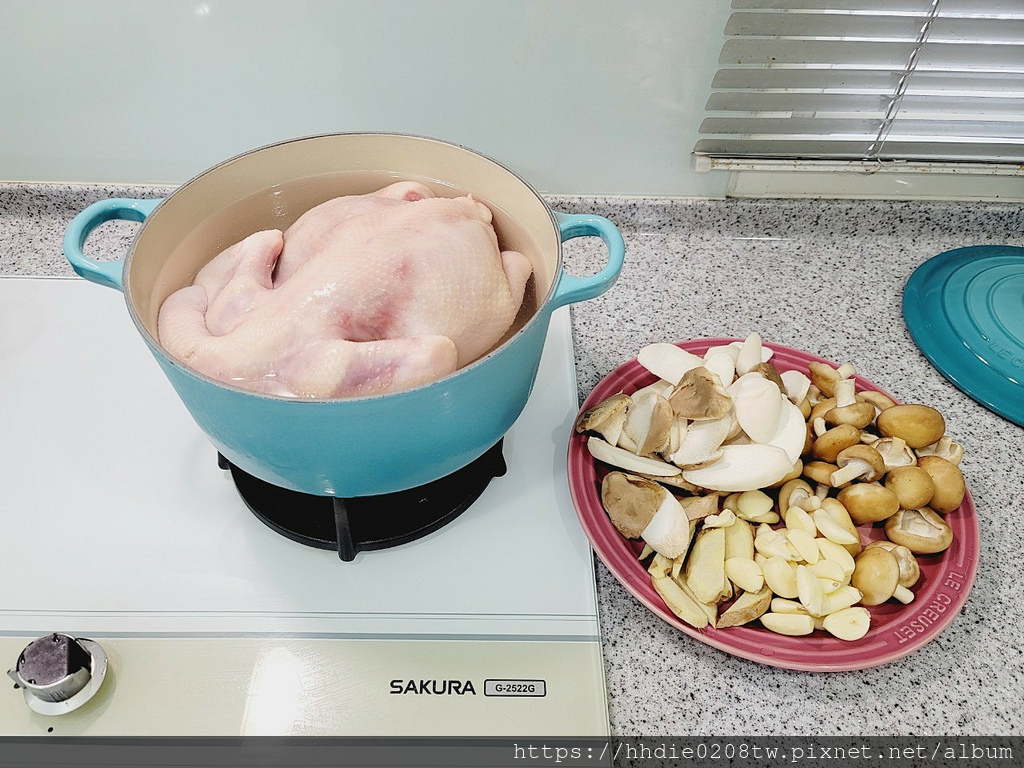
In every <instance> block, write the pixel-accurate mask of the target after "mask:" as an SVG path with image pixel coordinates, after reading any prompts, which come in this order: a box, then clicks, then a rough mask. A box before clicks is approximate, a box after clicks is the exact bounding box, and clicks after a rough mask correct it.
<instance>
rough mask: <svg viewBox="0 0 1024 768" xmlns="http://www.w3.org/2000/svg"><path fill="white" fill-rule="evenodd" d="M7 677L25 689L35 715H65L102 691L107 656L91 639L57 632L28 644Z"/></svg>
mask: <svg viewBox="0 0 1024 768" xmlns="http://www.w3.org/2000/svg"><path fill="white" fill-rule="evenodd" d="M7 674H8V675H9V676H10V677H11V679H12V680H14V682H15V683H17V684H18V685H19V686H20V687H21V688H22V689H24V694H25V703H26V704H28V706H29V708H30V709H31V710H32V711H33V712H38V713H39V714H41V715H63V714H65V713H66V712H71V711H72V710H75V709H78V708H79V707H80V706H82V705H83V704H85V702H87V701H88V700H89V699H91V698H92V697H93V695H94V694H95V693H96V691H97V690H99V687H100V685H101V684H102V683H103V678H104V677H105V676H106V674H107V654H106V653H105V652H104V650H103V648H101V647H100V644H99V643H96V642H93V641H92V640H86V639H85V638H74V637H71V635H65V634H61V633H59V632H54V633H53V634H50V635H46V636H45V637H40V638H39V639H38V640H34V641H33V642H31V643H29V645H28V646H27V647H26V648H25V650H23V651H22V652H21V655H20V656H19V657H18V663H17V664H15V666H14V669H12V670H10V671H8V673H7Z"/></svg>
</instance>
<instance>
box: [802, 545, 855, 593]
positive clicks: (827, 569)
mask: <svg viewBox="0 0 1024 768" xmlns="http://www.w3.org/2000/svg"><path fill="white" fill-rule="evenodd" d="M820 551H821V550H819V552H820ZM843 551H844V552H845V551H846V550H843ZM811 570H812V571H814V575H815V576H817V577H818V578H819V579H827V580H829V581H836V582H839V583H840V586H843V584H844V583H845V582H846V581H848V580H849V576H848V575H847V573H846V572H845V571H844V570H843V567H842V566H841V565H840V564H839V563H837V562H836V561H835V560H826V559H824V557H822V558H821V559H820V560H818V562H816V563H814V564H813V565H812V566H811ZM836 589H839V587H836ZM826 591H828V592H832V591H834V590H826Z"/></svg>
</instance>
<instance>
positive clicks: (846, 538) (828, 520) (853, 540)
mask: <svg viewBox="0 0 1024 768" xmlns="http://www.w3.org/2000/svg"><path fill="white" fill-rule="evenodd" d="M811 517H812V518H813V520H814V525H815V527H816V528H817V529H818V530H819V531H820V532H821V535H822V536H824V537H825V538H826V539H828V540H829V541H833V542H835V543H836V544H840V545H843V544H857V543H859V542H860V539H859V538H857V537H856V536H854V535H853V534H852V533H850V532H849V531H848V530H846V528H844V527H843V525H842V524H841V523H840V522H838V521H837V520H836V519H835V518H834V517H833V516H832V515H831V514H830V513H829V510H828V508H827V507H821V508H820V509H816V510H814V512H813V513H812V515H811Z"/></svg>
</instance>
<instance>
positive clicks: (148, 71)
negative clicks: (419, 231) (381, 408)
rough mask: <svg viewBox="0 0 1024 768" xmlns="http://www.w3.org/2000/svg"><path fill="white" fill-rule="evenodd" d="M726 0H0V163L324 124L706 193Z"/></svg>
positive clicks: (183, 172)
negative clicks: (696, 159)
mask: <svg viewBox="0 0 1024 768" xmlns="http://www.w3.org/2000/svg"><path fill="white" fill-rule="evenodd" d="M728 14H729V2H728V0H633V1H631V0H590V1H589V2H584V1H583V0H576V1H570V0H500V1H499V0H374V1H371V0H334V1H333V2H331V1H329V0H305V1H304V2H296V1H294V0H247V1H243V0H162V1H160V2H158V1H156V0H153V1H152V2H145V1H144V0H0V181H81V182H140V183H146V182H156V183H180V182H182V181H185V180H186V179H188V178H190V177H191V176H193V175H195V174H197V173H199V172H200V171H202V170H204V169H206V168H207V167H209V166H211V165H213V164H215V163H217V162H219V161H220V160H223V159H226V158H228V157H230V156H232V155H234V154H237V153H239V152H242V151H245V150H247V149H251V148H253V147H257V146H261V145H263V144H267V143H270V142H274V141H278V140H282V139H287V138H292V137H296V136H303V135H309V134H315V133H327V132H336V131H363V130H367V131H399V132H407V133H415V134H421V135H427V136H433V137H436V138H441V139H446V140H449V141H454V142H457V143H461V144H464V145H466V146H469V147H472V148H474V149H477V150H478V151H480V152H483V153H484V154H487V155H490V156H492V157H494V158H495V159H498V160H500V161H501V162H503V163H505V164H506V165H508V166H509V167H511V168H512V169H514V170H516V171H517V172H519V173H520V174H521V175H523V176H524V177H526V178H527V179H528V180H530V181H531V182H532V183H533V184H534V186H536V187H537V188H538V189H539V190H540V191H542V192H547V193H556V194H574V193H578V194H644V195H702V196H721V195H723V194H724V193H725V190H726V184H727V181H728V177H727V174H725V173H724V172H715V173H707V174H696V173H693V172H692V171H691V170H690V165H689V163H690V157H689V156H690V150H691V148H692V147H693V144H694V142H695V141H696V133H697V128H698V125H699V123H700V119H701V113H702V110H703V106H704V102H705V100H706V99H707V94H708V91H709V88H710V81H711V77H712V75H713V73H714V70H715V68H716V65H717V59H718V52H719V49H720V47H721V44H722V39H723V38H722V34H721V30H722V29H723V27H724V25H725V20H726V18H727V17H728Z"/></svg>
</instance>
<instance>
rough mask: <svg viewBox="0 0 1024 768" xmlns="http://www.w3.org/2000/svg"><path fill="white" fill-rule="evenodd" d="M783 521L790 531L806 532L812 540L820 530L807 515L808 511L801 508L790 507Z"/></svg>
mask: <svg viewBox="0 0 1024 768" xmlns="http://www.w3.org/2000/svg"><path fill="white" fill-rule="evenodd" d="M782 519H783V520H784V521H785V524H786V527H787V528H788V529H789V530H790V531H804V532H805V533H807V534H809V535H810V536H811V538H814V537H816V536H817V535H818V528H817V526H815V525H814V520H813V518H812V517H811V516H810V515H809V514H807V512H806V510H803V509H801V508H800V507H790V508H789V509H787V510H786V514H785V515H783V516H782ZM805 559H806V558H805ZM815 562H816V560H815Z"/></svg>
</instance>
